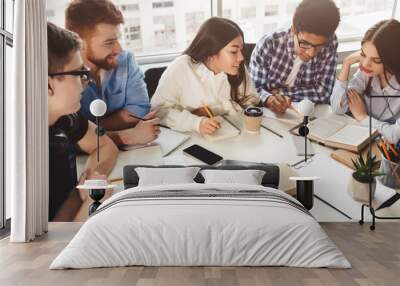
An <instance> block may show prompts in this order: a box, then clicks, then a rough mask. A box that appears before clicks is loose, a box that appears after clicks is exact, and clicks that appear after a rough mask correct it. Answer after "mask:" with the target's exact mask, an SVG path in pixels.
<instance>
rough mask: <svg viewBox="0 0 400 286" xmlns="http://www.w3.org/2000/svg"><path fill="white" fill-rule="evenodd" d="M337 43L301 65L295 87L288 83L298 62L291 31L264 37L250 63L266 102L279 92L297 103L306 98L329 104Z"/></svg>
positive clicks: (332, 42) (334, 39)
mask: <svg viewBox="0 0 400 286" xmlns="http://www.w3.org/2000/svg"><path fill="white" fill-rule="evenodd" d="M337 46H338V42H337V38H336V36H333V37H332V39H331V40H330V41H329V42H328V44H327V45H326V46H324V47H323V48H322V49H321V51H320V52H319V53H318V55H317V56H316V57H314V58H312V59H311V60H310V61H308V62H305V63H303V64H302V65H301V67H300V70H299V73H298V74H297V77H296V80H295V84H294V86H293V87H288V86H286V84H285V83H286V80H287V78H288V76H289V74H290V72H291V70H292V68H293V62H294V59H295V58H296V53H295V43H294V37H293V35H292V34H291V33H290V30H289V31H280V32H275V33H272V34H267V35H265V36H264V37H263V38H262V39H261V40H260V41H259V42H258V44H257V46H256V48H255V49H254V51H253V54H252V56H251V60H250V75H251V78H252V80H253V81H254V85H255V87H256V89H257V91H258V93H259V94H260V96H261V100H262V101H263V102H264V101H265V100H266V99H267V98H268V96H270V95H271V92H272V90H274V89H279V90H280V93H281V94H282V95H287V96H289V97H291V98H292V99H293V100H295V101H298V100H301V99H303V98H304V97H308V98H309V99H310V100H312V101H314V102H316V103H326V102H329V97H330V95H331V93H332V89H333V85H334V83H335V75H336V62H337V54H336V50H337Z"/></svg>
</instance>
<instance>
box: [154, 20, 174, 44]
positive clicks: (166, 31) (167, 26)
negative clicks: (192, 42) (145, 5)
mask: <svg viewBox="0 0 400 286" xmlns="http://www.w3.org/2000/svg"><path fill="white" fill-rule="evenodd" d="M153 25H154V32H153V33H154V44H153V45H152V46H153V50H154V51H157V50H164V51H166V52H169V51H170V52H173V50H174V49H175V48H176V46H175V45H176V41H175V16H174V15H161V16H154V17H153ZM171 49H172V50H171Z"/></svg>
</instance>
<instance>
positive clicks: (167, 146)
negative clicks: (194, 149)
mask: <svg viewBox="0 0 400 286" xmlns="http://www.w3.org/2000/svg"><path fill="white" fill-rule="evenodd" d="M160 129H161V133H160V135H159V136H158V138H157V139H156V140H154V142H155V143H156V144H158V145H160V147H161V153H162V154H163V156H166V155H168V154H169V153H171V152H172V151H173V150H174V149H176V148H177V147H179V146H180V145H182V144H183V143H185V142H186V141H187V140H189V139H190V135H188V134H185V133H181V132H178V131H174V130H172V129H168V128H164V127H160Z"/></svg>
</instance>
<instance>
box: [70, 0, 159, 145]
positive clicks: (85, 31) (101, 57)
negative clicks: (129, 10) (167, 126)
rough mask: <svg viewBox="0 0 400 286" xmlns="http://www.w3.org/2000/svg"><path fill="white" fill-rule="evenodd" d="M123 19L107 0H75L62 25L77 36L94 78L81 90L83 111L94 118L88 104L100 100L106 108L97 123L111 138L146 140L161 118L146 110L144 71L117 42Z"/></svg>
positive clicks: (131, 141) (119, 142) (119, 141)
mask: <svg viewBox="0 0 400 286" xmlns="http://www.w3.org/2000/svg"><path fill="white" fill-rule="evenodd" d="M123 22H124V19H123V16H122V13H121V11H119V10H118V8H117V7H116V6H115V5H114V4H113V3H112V2H111V1H109V0H74V1H72V2H71V3H70V4H69V6H68V8H67V10H66V19H65V26H66V28H67V29H69V30H71V31H74V32H76V33H78V34H79V36H80V37H81V39H82V41H83V47H82V49H81V54H82V58H83V60H84V62H85V64H86V65H87V66H88V67H89V68H90V70H91V76H92V79H93V80H92V81H91V82H89V84H88V86H87V87H86V88H85V90H84V91H83V93H82V100H81V104H82V110H81V112H82V114H83V116H85V117H86V118H88V119H90V120H92V121H93V120H94V117H93V116H92V115H91V113H90V109H89V107H90V103H91V102H92V101H93V100H94V99H97V98H100V99H103V100H104V101H105V102H106V104H107V112H106V115H105V116H104V117H103V118H102V119H101V122H100V123H101V125H102V126H103V127H104V128H105V129H106V130H107V134H108V135H109V136H110V137H111V138H112V139H113V140H114V142H115V143H116V144H117V145H124V144H145V143H148V142H150V141H153V140H154V139H156V137H157V135H158V134H159V133H160V128H159V126H158V124H159V119H158V118H157V117H156V113H155V112H150V102H149V98H148V94H147V89H146V84H145V82H144V76H143V73H142V71H141V70H140V68H139V66H138V64H137V63H136V61H135V58H134V56H133V55H132V54H131V53H129V52H128V51H124V50H123V49H122V47H121V44H120V42H119V39H120V37H121V34H120V29H121V24H123ZM131 115H134V116H137V117H144V118H146V119H149V120H147V121H139V120H138V119H135V118H134V117H132V116H131Z"/></svg>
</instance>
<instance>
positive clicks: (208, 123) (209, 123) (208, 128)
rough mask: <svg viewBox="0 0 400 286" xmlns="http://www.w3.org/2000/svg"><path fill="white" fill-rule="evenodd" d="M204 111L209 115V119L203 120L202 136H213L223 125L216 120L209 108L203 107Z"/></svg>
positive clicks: (201, 125) (201, 123)
mask: <svg viewBox="0 0 400 286" xmlns="http://www.w3.org/2000/svg"><path fill="white" fill-rule="evenodd" d="M203 108H204V111H205V112H206V113H207V115H208V118H202V119H201V122H200V128H199V129H200V130H199V131H200V134H203V135H204V134H213V133H214V132H215V131H217V130H218V129H219V128H220V127H221V124H220V123H219V122H218V121H217V120H215V118H214V114H213V113H212V112H211V110H210V109H209V108H208V107H207V105H204V106H203Z"/></svg>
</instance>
